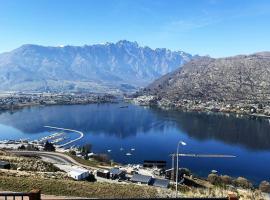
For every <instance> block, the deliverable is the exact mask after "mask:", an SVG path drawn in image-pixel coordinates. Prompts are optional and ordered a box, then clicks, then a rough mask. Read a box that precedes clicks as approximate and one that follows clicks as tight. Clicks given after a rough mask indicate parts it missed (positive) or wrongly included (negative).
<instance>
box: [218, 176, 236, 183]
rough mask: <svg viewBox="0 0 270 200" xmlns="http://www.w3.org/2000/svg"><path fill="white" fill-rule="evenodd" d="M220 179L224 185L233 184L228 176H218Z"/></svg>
mask: <svg viewBox="0 0 270 200" xmlns="http://www.w3.org/2000/svg"><path fill="white" fill-rule="evenodd" d="M220 178H221V181H222V183H223V184H225V185H231V184H232V182H233V179H232V177H230V176H228V175H224V176H220Z"/></svg>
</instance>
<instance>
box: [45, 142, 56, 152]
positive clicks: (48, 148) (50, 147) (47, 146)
mask: <svg viewBox="0 0 270 200" xmlns="http://www.w3.org/2000/svg"><path fill="white" fill-rule="evenodd" d="M44 151H55V147H54V145H53V144H52V143H50V142H48V141H46V143H45V145H44Z"/></svg>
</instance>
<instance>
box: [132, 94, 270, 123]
mask: <svg viewBox="0 0 270 200" xmlns="http://www.w3.org/2000/svg"><path fill="white" fill-rule="evenodd" d="M130 101H131V102H132V103H135V104H137V105H142V106H156V107H158V108H161V109H166V110H182V111H191V112H213V113H225V114H226V113H231V114H235V115H236V116H239V115H240V116H251V117H255V118H266V119H270V105H268V104H267V103H258V102H256V103H254V102H243V101H230V102H220V101H201V100H186V99H181V100H178V101H171V100H169V99H165V98H162V99H159V98H157V97H156V96H148V95H143V96H138V97H136V98H132V99H131V100H130Z"/></svg>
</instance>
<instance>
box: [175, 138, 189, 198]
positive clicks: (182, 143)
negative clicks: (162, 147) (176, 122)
mask: <svg viewBox="0 0 270 200" xmlns="http://www.w3.org/2000/svg"><path fill="white" fill-rule="evenodd" d="M180 145H182V146H186V145H187V144H186V143H185V142H183V141H181V140H180V141H179V142H178V144H177V149H176V190H175V192H176V194H175V196H176V198H177V193H178V170H179V166H178V158H179V155H178V154H179V153H178V152H179V146H180Z"/></svg>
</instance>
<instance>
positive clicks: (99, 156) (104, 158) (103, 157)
mask: <svg viewBox="0 0 270 200" xmlns="http://www.w3.org/2000/svg"><path fill="white" fill-rule="evenodd" d="M93 158H94V159H95V160H97V161H99V162H106V163H109V162H110V159H109V156H108V155H107V154H97V155H93Z"/></svg>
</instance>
